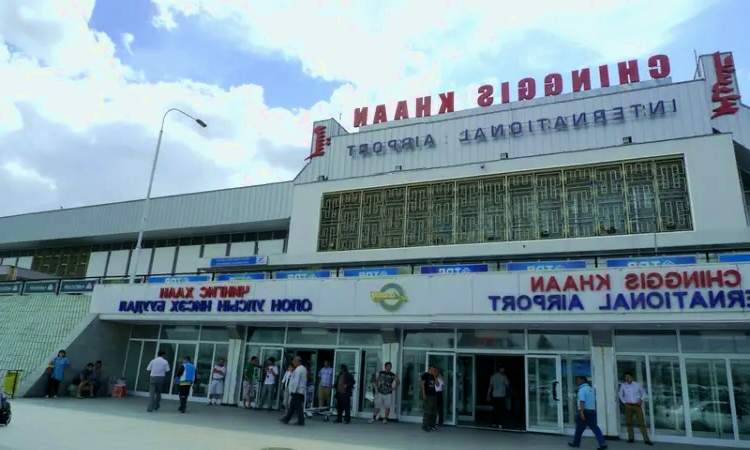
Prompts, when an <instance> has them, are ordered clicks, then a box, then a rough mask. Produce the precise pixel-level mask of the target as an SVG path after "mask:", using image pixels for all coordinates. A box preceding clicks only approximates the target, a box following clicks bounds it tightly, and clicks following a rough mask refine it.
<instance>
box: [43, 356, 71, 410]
mask: <svg viewBox="0 0 750 450" xmlns="http://www.w3.org/2000/svg"><path fill="white" fill-rule="evenodd" d="M69 366H70V360H68V356H67V353H65V350H60V351H59V352H57V356H56V357H54V358H52V359H50V360H49V363H47V373H48V375H49V379H48V380H47V392H46V394H45V396H44V398H50V397H53V398H57V392H58V391H59V390H60V383H61V382H62V380H63V379H64V378H65V369H67V368H68V367H69Z"/></svg>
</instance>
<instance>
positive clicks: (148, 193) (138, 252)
mask: <svg viewBox="0 0 750 450" xmlns="http://www.w3.org/2000/svg"><path fill="white" fill-rule="evenodd" d="M172 111H177V112H178V113H180V114H182V115H183V116H185V117H189V118H190V119H192V120H193V121H195V123H197V124H198V125H200V126H201V127H203V128H206V127H207V126H208V125H206V122H204V121H202V120H200V119H196V118H195V117H193V116H191V115H190V114H188V113H186V112H185V111H182V110H181V109H177V108H171V109H168V110H167V112H165V113H164V116H163V117H162V118H161V129H159V139H158V140H157V141H156V151H155V152H154V162H153V164H152V165H151V178H150V179H149V180H148V190H147V191H146V199H145V200H144V201H143V215H142V216H141V223H140V225H139V226H138V241H137V242H136V244H135V264H134V265H133V270H132V271H131V272H130V284H133V283H134V282H135V276H136V274H137V271H138V260H139V259H140V258H141V245H142V244H143V230H144V229H145V228H146V218H147V217H148V207H149V203H150V201H151V188H153V187H154V174H155V173H156V163H157V162H158V161H159V149H160V148H161V137H162V135H163V134H164V121H165V120H167V114H169V113H171V112H172Z"/></svg>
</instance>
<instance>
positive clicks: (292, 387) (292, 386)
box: [279, 356, 307, 426]
mask: <svg viewBox="0 0 750 450" xmlns="http://www.w3.org/2000/svg"><path fill="white" fill-rule="evenodd" d="M292 364H293V365H294V372H292V377H291V380H290V381H289V392H291V393H292V400H291V402H290V404H289V407H288V408H287V410H286V414H284V416H283V417H281V418H280V419H279V421H280V422H283V423H287V424H288V423H289V421H290V420H291V419H292V416H293V415H294V414H295V413H296V414H297V423H295V425H299V426H302V425H304V424H305V393H306V392H307V368H305V366H303V365H302V360H301V359H300V357H299V356H295V357H294V359H292Z"/></svg>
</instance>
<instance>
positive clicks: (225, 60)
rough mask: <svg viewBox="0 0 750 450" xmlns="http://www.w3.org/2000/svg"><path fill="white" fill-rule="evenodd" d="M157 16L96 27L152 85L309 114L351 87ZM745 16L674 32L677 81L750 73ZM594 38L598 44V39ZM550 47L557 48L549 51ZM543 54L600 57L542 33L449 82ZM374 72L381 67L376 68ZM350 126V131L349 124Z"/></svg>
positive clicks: (126, 15) (726, 10)
mask: <svg viewBox="0 0 750 450" xmlns="http://www.w3.org/2000/svg"><path fill="white" fill-rule="evenodd" d="M156 13H157V10H156V7H155V6H154V4H153V3H152V2H151V1H150V0H130V1H129V2H128V8H123V2H122V0H98V1H97V2H96V6H95V8H94V11H93V15H92V18H91V21H90V26H91V27H92V28H93V29H96V30H99V31H103V32H105V33H107V34H108V35H109V36H110V38H111V39H112V40H113V41H114V42H115V43H117V44H120V43H121V42H122V35H123V34H124V33H130V34H132V35H134V36H135V40H134V42H133V43H132V48H131V50H132V54H131V53H130V52H128V51H127V50H126V48H125V47H124V46H123V45H118V46H117V50H116V56H117V57H119V58H121V59H122V61H123V62H124V63H125V64H127V65H129V66H131V67H133V68H135V69H138V70H140V71H142V72H143V73H144V74H145V75H146V77H147V79H148V80H149V81H151V82H157V81H175V80H179V79H192V80H195V81H201V82H204V83H207V84H212V85H218V86H220V87H222V88H225V89H226V88H229V87H231V86H238V85H242V84H255V85H260V86H263V88H264V95H265V101H266V104H267V105H268V106H269V107H272V108H273V107H281V108H286V109H297V108H309V107H310V106H312V105H313V104H315V103H316V102H318V101H324V100H328V99H329V98H330V97H331V94H332V93H333V92H334V91H335V90H336V89H337V88H338V87H340V86H342V85H343V84H344V82H345V81H348V80H341V81H338V82H337V81H325V80H323V79H321V78H320V77H312V76H308V75H307V74H305V73H303V70H302V64H301V63H300V62H299V61H298V60H294V59H290V58H285V57H284V56H283V55H281V54H280V53H271V54H269V53H268V52H262V53H260V52H253V51H251V50H247V49H246V48H243V46H241V45H237V44H236V43H233V42H232V41H231V39H227V38H226V37H222V36H220V35H218V36H217V35H216V34H212V33H209V32H207V29H206V27H205V23H203V22H202V21H201V19H200V18H198V17H196V16H190V17H182V16H180V17H178V18H177V21H178V23H179V27H178V28H175V29H172V30H167V29H165V28H156V27H154V26H153V24H152V18H153V17H154V15H155V14H156ZM747 17H750V1H746V0H720V1H719V2H718V3H717V4H715V5H714V6H713V7H711V8H709V9H708V10H706V11H704V12H703V13H701V14H700V15H698V16H697V17H694V18H692V19H690V20H688V21H686V22H683V23H682V24H680V25H678V26H677V27H675V28H673V29H672V30H669V31H670V34H671V35H673V36H674V40H673V41H672V42H671V43H668V44H665V45H664V46H662V48H660V49H659V50H660V51H662V52H664V53H666V54H668V55H669V56H670V58H671V62H672V77H673V79H674V80H676V81H681V80H685V79H690V78H692V75H693V71H694V64H693V57H692V55H693V50H694V49H696V50H698V52H699V53H710V52H713V51H715V50H719V49H720V50H723V51H726V50H731V51H734V52H735V54H736V61H737V64H738V66H739V67H740V68H745V67H750V51H749V50H750V40H748V39H747V38H746V36H747V29H746V28H745V26H746V19H743V18H747ZM660 31H664V30H660ZM583 33H586V31H583ZM612 33H623V34H627V33H628V30H627V29H623V30H613V31H612ZM588 38H590V39H591V40H595V39H597V36H595V35H592V36H589V37H588ZM551 42H554V43H555V45H554V46H552V45H550V43H551ZM331 44H332V46H335V45H336V43H335V42H332V43H331ZM545 48H554V50H553V51H552V53H551V54H547V55H546V56H548V58H545V64H544V65H545V66H548V67H549V68H550V69H552V71H559V72H561V73H566V72H567V71H569V70H571V69H574V68H578V67H580V66H583V65H586V64H590V63H591V62H592V61H596V60H597V58H598V57H599V55H598V54H597V53H596V51H594V50H592V49H590V48H588V47H586V46H584V45H576V44H574V43H572V42H570V43H565V42H564V41H562V42H561V41H560V38H559V37H556V36H553V35H550V34H547V33H545V32H544V30H538V31H534V32H527V33H526V34H524V35H522V36H519V38H518V40H517V42H516V43H515V45H506V46H505V47H504V49H503V51H502V52H501V53H500V54H497V55H490V56H485V55H476V56H477V57H479V58H482V64H479V65H475V64H466V65H465V66H464V67H465V70H462V67H456V68H453V69H452V70H450V71H446V72H447V75H448V76H449V79H448V80H446V81H448V82H449V83H450V84H454V83H455V85H457V86H461V85H465V84H468V83H473V82H478V81H479V80H481V79H483V78H488V77H497V78H499V79H501V80H503V81H504V80H507V81H511V83H512V82H513V81H514V80H517V79H518V78H520V77H523V76H527V75H531V76H537V77H542V76H544V75H545V74H546V73H547V72H548V70H546V68H539V67H534V66H535V64H533V63H529V62H528V60H527V58H528V56H529V53H538V54H541V55H545ZM466 56H468V57H471V55H466ZM524 62H526V64H525V67H524ZM611 62H612V63H614V62H616V61H611ZM519 63H520V64H519ZM373 65H374V66H375V67H377V65H378V64H377V61H374V62H373ZM375 70H377V69H375ZM744 73H745V74H747V72H744ZM746 83H747V82H746ZM364 87H365V88H367V86H364ZM412 95H413V96H414V97H416V96H420V95H422V93H421V92H413V93H412ZM344 122H345V125H348V123H346V122H348V121H346V120H345V121H344Z"/></svg>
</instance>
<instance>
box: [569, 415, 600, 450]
mask: <svg viewBox="0 0 750 450" xmlns="http://www.w3.org/2000/svg"><path fill="white" fill-rule="evenodd" d="M583 416H584V418H583V419H581V415H580V414H576V433H575V435H573V447H578V446H580V445H581V436H582V435H583V432H584V431H586V428H587V427H588V428H591V431H593V432H594V436H596V440H597V442H599V447H604V446H605V445H607V443H606V442H604V436H603V435H602V430H601V429H600V428H599V425H597V423H596V410H595V409H585V410H583Z"/></svg>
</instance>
